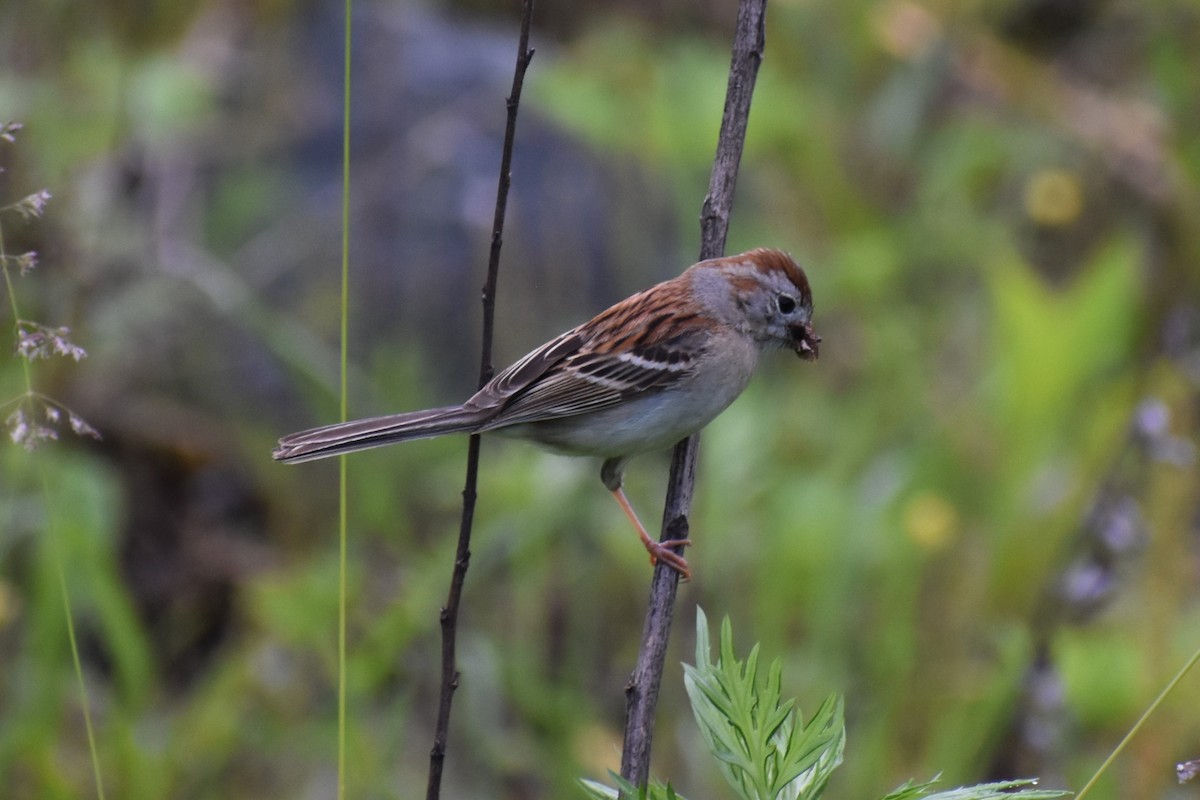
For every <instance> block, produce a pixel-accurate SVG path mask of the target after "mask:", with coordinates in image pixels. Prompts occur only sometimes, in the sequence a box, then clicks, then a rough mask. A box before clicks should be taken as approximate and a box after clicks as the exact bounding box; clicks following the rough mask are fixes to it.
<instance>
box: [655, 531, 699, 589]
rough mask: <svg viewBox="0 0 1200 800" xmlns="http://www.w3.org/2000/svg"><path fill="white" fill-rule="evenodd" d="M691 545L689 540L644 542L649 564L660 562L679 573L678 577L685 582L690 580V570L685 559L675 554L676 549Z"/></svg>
mask: <svg viewBox="0 0 1200 800" xmlns="http://www.w3.org/2000/svg"><path fill="white" fill-rule="evenodd" d="M691 544H692V540H691V539H668V540H667V541H665V542H656V541H654V540H653V539H647V540H646V541H645V545H646V551H647V552H648V553H650V563H651V564H654V565H657V564H658V562H659V561H662V562H663V563H664V564H666V565H667V566H668V567H670V568H671V569H673V570H675V571H676V572H678V573H679V576H680V577H681V578H682V579H683V580H685V581H690V580H691V579H692V570H691V568H690V567H688V562H687V559H686V558H684V557H683V556H682V555H680V554H679V553H676V552H675V550H674V548H676V547H689V546H690V545H691Z"/></svg>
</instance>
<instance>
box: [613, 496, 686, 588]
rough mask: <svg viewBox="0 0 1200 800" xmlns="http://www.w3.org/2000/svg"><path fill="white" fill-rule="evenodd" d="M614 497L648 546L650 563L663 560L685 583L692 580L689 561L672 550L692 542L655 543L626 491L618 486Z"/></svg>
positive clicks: (683, 540)
mask: <svg viewBox="0 0 1200 800" xmlns="http://www.w3.org/2000/svg"><path fill="white" fill-rule="evenodd" d="M612 495H613V497H615V498H616V499H617V503H618V504H619V505H620V506H621V510H622V511H624V512H625V516H627V517H629V521H630V522H632V523H633V527H634V528H636V529H637V532H638V536H639V537H641V539H642V544H643V545H645V546H646V552H648V553H649V554H650V563H651V564H657V563H658V562H659V560H660V559H661V560H662V561H663V563H665V564H666V565H667V566H668V567H670V568H671V569H673V570H675V571H676V572H678V573H679V574H680V576H681V577H682V578H683V579H684V580H685V581H687V580H691V578H692V571H691V570H690V569H689V568H688V563H687V559H686V558H684V557H683V556H681V555H680V554H679V553H676V552H675V551H674V550H673V549H671V548H674V547H687V546H688V545H690V544H691V543H692V540H691V539H668V540H667V541H665V542H656V541H654V540H653V539H651V538H650V534H648V533H646V528H645V527H644V526H643V525H642V521H641V520H639V519H638V517H637V514H635V513H634V512H633V506H631V505H630V504H629V500H628V498H626V497H625V491H624V490H623V489H621V487H620V486H618V487H617V488H616V489H613V490H612Z"/></svg>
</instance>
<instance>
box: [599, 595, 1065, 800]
mask: <svg viewBox="0 0 1200 800" xmlns="http://www.w3.org/2000/svg"><path fill="white" fill-rule="evenodd" d="M711 651H712V648H711V645H710V641H709V632H708V619H707V618H706V617H705V614H704V611H703V609H697V610H696V664H695V665H694V666H693V665H689V664H685V665H684V667H683V669H684V685H685V687H686V688H687V693H688V698H689V699H690V701H691V704H692V713H693V714H695V717H696V722H697V724H698V725H699V726H700V733H701V735H702V736H703V737H704V741H705V742H707V743H708V748H709V751H710V752H711V753H712V754H713V756H714V757H715V758H716V759H717V767H718V769H719V770H720V771H721V774H722V775H724V776H725V780H726V781H728V782H729V785H730V786H732V787H733V789H734V792H735V793H736V795H737V796H738V797H739V798H741V800H817V798H819V797H821V796H822V794H823V793H824V791H825V786H826V784H827V783H828V782H829V778H830V776H832V775H833V771H834V770H835V769H837V767H838V765H839V764H841V763H842V755H843V752H844V750H845V745H846V726H845V721H844V719H843V701H842V698H841V697H840V696H839V695H831V696H830V697H829V698H828V699H826V700H825V702H824V703H822V704H821V706H820V708H818V709H817V712H816V713H815V714H814V715H813V716H812V718H811V719H809V720H808V722H807V723H805V722H804V719H803V717H802V716H801V714H800V711H799V710H798V709H797V708H796V701H795V699H794V698H790V699H787V700H784V699H783V697H782V693H781V686H782V668H781V666H780V662H779V659H776V660H775V661H773V662H771V666H770V667H769V668H768V670H767V676H766V678H765V679H762V678H760V676H759V671H758V656H759V646H758V645H757V644H756V645H754V647H753V648H751V650H750V655H749V656H748V657H747V658H746V660H745V661H740V660H738V658H737V657H736V656H735V655H734V652H733V626H732V625H731V624H730V622H729V618H728V617H726V618H725V619H724V620H723V621H722V623H721V641H720V650H719V655H718V658H717V660H716V661H715V662H714V661H712V657H711ZM610 775H611V777H612V780H613V782H614V784H615V788H614V787H610V786H605V785H604V784H601V783H597V782H595V781H589V780H582V781H580V783H581V784H582V785H583V788H584V790H585V791H586V792H587V794H588V796H589V797H592V798H594V799H595V800H614V799H615V798H618V797H621V796H624V797H626V798H630V800H632V799H633V798H636V800H684V798H683V797H682V796H681V795H679V794H677V793H676V792H675V790H674V789H673V788H672V787H671V785H670V784H669V783H668V784H662V783H658V782H654V781H652V782H651V783H650V784H649V785H647V786H641V787H634V786H631V785H630V784H629V782H628V781H625V780H623V779H622V778H621V777H620V776H619V775H616V774H615V773H610ZM936 782H937V778H934V779H933V780H932V781H928V782H926V783H919V784H915V783H913V782H912V781H909V782H907V783H905V784H904V785H903V786H900V787H898V788H897V789H895V790H894V791H892V792H891V793H890V794H888V795H887V796H886V797H885V798H884V799H883V800H917V798H926V800H1000V799H1001V798H1020V800H1049V798H1054V797H1064V796H1066V795H1068V794H1069V793H1068V792H1063V791H1056V790H1039V789H1030V788H1028V787H1030V786H1032V785H1033V784H1034V783H1036V781H1034V780H1015V781H1000V782H995V783H985V784H979V785H977V786H968V787H962V788H958V789H950V790H948V791H944V792H938V793H937V794H930V792H931V791H932V788H933V785H934V783H936Z"/></svg>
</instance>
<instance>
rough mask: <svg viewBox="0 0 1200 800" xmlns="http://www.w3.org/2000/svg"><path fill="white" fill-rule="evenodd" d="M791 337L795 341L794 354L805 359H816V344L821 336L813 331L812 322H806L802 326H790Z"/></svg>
mask: <svg viewBox="0 0 1200 800" xmlns="http://www.w3.org/2000/svg"><path fill="white" fill-rule="evenodd" d="M792 338H793V340H794V341H795V345H794V348H795V350H796V355H798V356H800V358H802V359H804V360H805V361H816V360H817V357H818V356H819V355H820V351H819V348H818V347H817V345H819V344H820V343H821V337H820V336H817V335H816V334H815V333H813V329H812V323H811V322H806V323H804V325H803V326H799V325H798V326H796V327H795V328H792Z"/></svg>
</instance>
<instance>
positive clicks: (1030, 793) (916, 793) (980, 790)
mask: <svg viewBox="0 0 1200 800" xmlns="http://www.w3.org/2000/svg"><path fill="white" fill-rule="evenodd" d="M937 781H938V778H937V777H934V779H933V780H931V781H927V782H926V783H920V784H913V782H912V781H908V782H907V783H905V784H904V785H903V786H899V787H897V788H896V789H895V790H893V791H892V792H891V793H890V794H888V795H887V796H886V797H885V798H883V800H917V798H925V800H1011V798H1020V800H1050V798H1054V797H1068V796H1070V794H1071V793H1070V792H1066V791H1062V790H1056V789H1028V788H1024V787H1028V786H1033V785H1035V784H1036V783H1037V779H1036V778H1022V779H1020V780H1013V781H996V782H994V783H981V784H979V785H977V786H963V787H960V788H958V789H950V790H948V791H945V792H938V793H937V794H929V791H930V789H931V788H932V787H933V785H934V784H935V783H937ZM1013 789H1017V790H1019V791H1012V790H1013Z"/></svg>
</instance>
